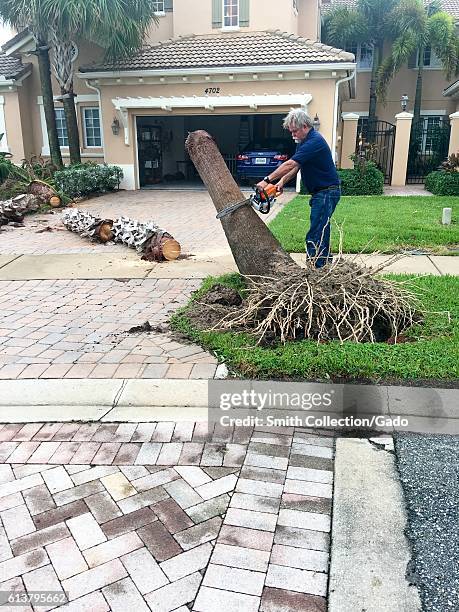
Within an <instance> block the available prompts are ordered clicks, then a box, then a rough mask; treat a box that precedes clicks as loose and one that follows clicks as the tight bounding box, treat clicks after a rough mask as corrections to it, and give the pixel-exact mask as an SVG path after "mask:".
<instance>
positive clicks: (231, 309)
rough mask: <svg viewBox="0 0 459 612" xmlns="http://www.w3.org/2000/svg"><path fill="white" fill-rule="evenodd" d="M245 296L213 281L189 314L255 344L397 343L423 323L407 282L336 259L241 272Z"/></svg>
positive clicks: (205, 327)
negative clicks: (286, 269) (277, 271)
mask: <svg viewBox="0 0 459 612" xmlns="http://www.w3.org/2000/svg"><path fill="white" fill-rule="evenodd" d="M244 279H245V282H246V291H245V295H244V298H243V299H242V298H241V296H240V295H239V294H238V293H237V292H236V291H234V290H233V289H230V288H228V287H223V286H222V285H216V286H214V287H213V288H212V289H211V290H210V291H209V292H208V293H207V294H205V295H204V296H202V297H201V298H200V299H199V300H197V301H195V302H194V303H193V304H192V306H191V307H190V309H189V310H188V311H187V316H188V318H189V319H190V320H191V321H192V323H193V324H194V325H195V326H196V327H197V328H198V329H201V330H205V331H210V330H212V331H216V330H218V331H229V330H232V331H237V332H246V333H250V334H252V335H254V336H255V337H256V338H257V341H258V343H260V344H267V343H277V342H281V343H286V342H289V341H294V340H303V339H310V340H316V341H318V342H328V341H331V340H338V341H340V342H341V343H342V342H346V341H352V342H387V341H388V340H389V339H390V341H391V343H397V339H398V338H399V337H401V340H402V338H403V336H401V334H403V333H404V332H405V331H406V330H407V329H409V328H410V327H411V326H412V325H413V324H414V323H418V322H421V321H422V315H421V308H420V302H419V300H418V298H417V296H416V294H415V293H414V291H413V290H411V289H410V288H409V287H408V286H407V284H406V283H401V282H395V281H391V280H388V279H384V278H380V277H377V276H376V272H375V271H374V270H372V269H371V268H366V267H361V266H359V265H357V264H356V263H354V262H346V261H344V260H341V259H338V261H336V262H334V263H333V264H332V265H330V266H327V267H326V268H323V269H321V270H317V269H316V268H314V267H313V266H312V265H311V264H308V265H307V267H306V268H298V271H294V272H292V273H289V274H281V275H279V276H275V275H270V276H266V277H261V276H245V277H244Z"/></svg>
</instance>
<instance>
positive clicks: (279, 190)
mask: <svg viewBox="0 0 459 612" xmlns="http://www.w3.org/2000/svg"><path fill="white" fill-rule="evenodd" d="M276 189H277V193H279V194H281V193H283V192H284V179H283V178H281V179H280V181H278V182H277V183H276Z"/></svg>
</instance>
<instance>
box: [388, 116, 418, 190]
mask: <svg viewBox="0 0 459 612" xmlns="http://www.w3.org/2000/svg"><path fill="white" fill-rule="evenodd" d="M412 120H413V114H412V113H406V112H403V113H398V115H395V125H396V126H397V127H396V130H395V143H394V162H393V167H392V182H391V185H393V186H396V187H401V186H403V185H405V184H406V169H407V165H408V150H409V148H410V134H411V122H412Z"/></svg>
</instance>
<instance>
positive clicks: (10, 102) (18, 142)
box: [0, 91, 24, 164]
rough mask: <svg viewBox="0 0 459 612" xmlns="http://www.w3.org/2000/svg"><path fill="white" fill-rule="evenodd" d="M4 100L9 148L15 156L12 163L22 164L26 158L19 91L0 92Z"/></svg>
mask: <svg viewBox="0 0 459 612" xmlns="http://www.w3.org/2000/svg"><path fill="white" fill-rule="evenodd" d="M0 95H2V96H3V98H4V114H5V127H6V137H7V141H8V148H9V150H10V151H11V153H12V154H13V157H12V161H13V162H15V163H16V164H20V163H21V160H22V159H23V158H24V144H23V138H22V125H21V112H20V105H19V96H18V93H17V91H9V92H8V91H7V92H0Z"/></svg>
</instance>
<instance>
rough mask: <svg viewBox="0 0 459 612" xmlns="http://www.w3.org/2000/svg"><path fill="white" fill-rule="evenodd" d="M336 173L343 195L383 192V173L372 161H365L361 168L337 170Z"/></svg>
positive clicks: (377, 193)
mask: <svg viewBox="0 0 459 612" xmlns="http://www.w3.org/2000/svg"><path fill="white" fill-rule="evenodd" d="M338 174H339V178H340V179H341V191H342V193H343V195H345V196H355V195H381V194H382V193H383V192H384V174H383V173H382V172H381V170H379V169H378V168H377V167H376V164H374V163H373V162H367V163H366V165H365V168H364V169H362V170H360V169H358V168H354V169H353V170H350V169H349V170H338Z"/></svg>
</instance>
